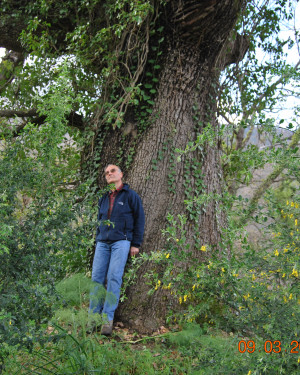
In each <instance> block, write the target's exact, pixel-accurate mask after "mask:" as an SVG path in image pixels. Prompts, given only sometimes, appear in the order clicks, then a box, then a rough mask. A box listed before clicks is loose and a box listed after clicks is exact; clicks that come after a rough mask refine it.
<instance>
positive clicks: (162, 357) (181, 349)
mask: <svg viewBox="0 0 300 375" xmlns="http://www.w3.org/2000/svg"><path fill="white" fill-rule="evenodd" d="M63 332H65V337H64V338H61V339H60V340H59V341H58V342H57V343H55V342H49V343H48V344H47V345H45V346H44V347H40V346H38V345H36V346H35V347H34V350H33V351H32V352H31V353H30V352H29V351H26V350H24V349H22V350H20V351H17V350H16V349H12V351H11V354H10V356H9V357H8V358H7V360H6V367H5V370H4V371H3V375H14V374H16V375H17V374H18V375H21V374H24V375H25V374H40V375H44V374H45V375H46V374H56V375H68V374H73V375H74V374H78V375H92V374H104V375H122V374H124V375H127V374H136V375H138V374H147V375H151V374H178V375H179V374H191V375H196V374H197V375H202V374H204V375H209V374H212V375H217V374H220V375H223V374H224V375H227V374H228V375H239V374H241V375H247V374H251V375H253V374H257V375H258V374H270V375H273V374H274V375H275V374H277V373H278V374H280V373H282V374H288V375H292V374H295V375H296V374H297V373H298V372H297V367H296V365H295V370H294V371H293V370H288V371H289V372H286V370H285V369H284V366H282V371H280V372H279V370H276V371H275V370H274V368H275V367H274V366H275V365H276V366H277V367H276V368H279V367H278V364H280V363H284V361H285V360H290V357H288V355H286V358H285V359H284V355H281V354H275V353H272V354H266V353H262V352H259V351H258V350H256V351H255V352H254V353H247V351H246V352H245V353H240V352H239V351H238V342H239V340H241V339H242V338H241V337H237V336H234V335H233V334H232V335H227V334H225V333H224V332H221V331H214V332H212V331H211V332H206V333H205V332H203V330H202V329H201V328H200V327H199V326H197V325H192V326H188V327H186V328H185V329H183V330H182V331H179V332H169V333H167V334H164V335H160V336H159V337H144V338H141V339H138V340H135V341H126V340H123V339H122V338H120V335H119V334H118V333H117V334H115V335H114V336H113V337H112V338H109V339H108V338H105V337H103V336H101V335H99V334H95V335H87V336H85V335H82V334H80V333H78V334H77V335H76V334H70V333H67V332H66V331H63ZM120 340H122V341H121V342H120ZM256 343H257V345H258V344H259V342H258V341H257V342H256ZM260 347H261V346H260ZM294 359H296V358H294ZM279 362H280V363H279ZM274 371H275V372H274Z"/></svg>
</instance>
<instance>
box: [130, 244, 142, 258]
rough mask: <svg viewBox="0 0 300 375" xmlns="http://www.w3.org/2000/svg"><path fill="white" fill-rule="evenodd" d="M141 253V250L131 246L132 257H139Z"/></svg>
mask: <svg viewBox="0 0 300 375" xmlns="http://www.w3.org/2000/svg"><path fill="white" fill-rule="evenodd" d="M139 251H140V250H139V249H138V248H137V247H134V246H131V248H130V255H131V256H132V257H133V256H135V255H138V253H139Z"/></svg>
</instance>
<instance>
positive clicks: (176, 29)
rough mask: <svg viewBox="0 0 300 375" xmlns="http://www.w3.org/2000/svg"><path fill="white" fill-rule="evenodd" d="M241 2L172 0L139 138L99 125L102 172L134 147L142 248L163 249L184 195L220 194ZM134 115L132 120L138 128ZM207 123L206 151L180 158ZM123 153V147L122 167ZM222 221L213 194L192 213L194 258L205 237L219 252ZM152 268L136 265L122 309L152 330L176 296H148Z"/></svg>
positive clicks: (131, 175)
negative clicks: (226, 83) (230, 42)
mask: <svg viewBox="0 0 300 375" xmlns="http://www.w3.org/2000/svg"><path fill="white" fill-rule="evenodd" d="M240 6H241V1H230V0H227V1H225V0H224V1H221V2H219V1H202V2H199V1H171V2H169V4H168V7H167V12H166V16H165V17H166V18H167V20H168V27H167V28H166V39H167V45H166V49H165V55H164V59H163V62H162V65H163V68H162V70H161V74H160V77H159V86H158V88H157V96H156V98H155V106H154V112H153V113H152V121H151V125H150V126H149V128H148V129H147V130H146V131H145V132H144V133H143V134H142V136H141V137H139V138H138V142H137V141H136V140H135V141H134V137H133V136H130V137H131V138H129V137H128V134H127V138H126V137H125V138H126V142H124V131H123V133H122V132H121V131H118V130H116V131H112V130H110V131H109V133H107V131H106V133H105V131H104V130H100V131H101V133H99V134H100V136H99V137H98V138H97V139H98V141H96V143H95V145H93V147H94V148H97V147H99V142H100V143H101V163H100V171H101V169H102V168H103V166H104V165H105V164H106V163H107V162H115V160H116V153H118V152H119V151H120V148H121V147H122V146H121V145H122V144H123V147H124V145H126V144H127V147H129V145H131V146H132V145H134V146H135V154H134V160H133V163H132V164H131V166H130V168H129V169H128V170H127V171H126V173H125V176H126V181H127V182H128V183H129V184H130V186H131V187H132V188H133V189H134V190H136V191H137V192H138V193H139V194H140V196H141V197H142V199H143V203H144V208H145V214H146V230H145V237H144V243H143V246H142V249H141V250H142V251H144V252H147V253H150V252H151V251H156V250H161V249H163V248H164V245H165V238H164V237H163V235H162V232H161V230H162V229H163V228H165V226H166V223H167V221H166V216H167V213H168V212H170V213H172V214H175V215H176V214H179V213H181V214H182V213H186V214H187V215H189V212H188V211H187V210H186V206H185V204H184V200H185V199H187V198H193V197H196V196H197V194H199V193H200V194H201V188H199V187H200V186H202V193H212V194H222V186H223V181H222V171H221V164H220V159H219V158H220V155H219V140H218V131H217V130H218V129H217V120H216V114H215V113H216V100H217V97H216V92H215V87H216V82H217V80H218V77H219V72H220V69H222V65H224V64H225V60H226V59H224V56H223V55H224V48H223V47H224V45H225V42H226V39H227V37H228V35H229V33H230V31H231V30H232V27H233V25H234V22H235V20H236V17H237V14H238V11H239V8H240ZM165 22H166V21H165ZM132 122H133V121H132V120H131V123H130V127H132V128H138V124H132ZM208 124H211V126H212V128H213V129H214V130H215V139H214V144H213V145H212V144H211V143H210V144H208V143H206V144H205V145H204V147H203V149H202V150H200V149H197V150H196V151H193V152H190V153H188V154H186V155H184V156H183V157H182V160H181V161H180V162H176V157H177V154H176V153H175V148H181V149H185V147H186V145H187V143H188V142H189V141H195V140H196V138H197V135H198V134H199V133H201V132H202V131H203V129H204V128H205V127H206V126H208ZM127 125H128V126H129V124H127ZM103 129H104V128H103ZM122 137H123V141H122ZM100 139H101V141H100ZM127 151H128V149H127ZM126 155H127V154H126V147H125V152H124V162H123V165H122V166H124V165H125V164H126V163H125V159H126ZM174 160H175V162H174ZM154 161H155V162H154ZM193 166H197V168H196V170H195V169H194V168H193ZM170 174H171V176H173V177H174V181H173V180H172V178H171V177H170ZM201 175H202V177H199V176H201ZM172 181H173V183H172ZM170 183H172V185H171V186H170ZM188 188H190V189H188ZM199 189H200V191H199ZM203 208H204V209H203ZM225 225H226V217H225V215H224V213H223V212H222V210H220V207H219V202H218V201H216V200H210V201H209V202H208V203H207V204H206V206H205V207H202V209H200V210H198V213H197V217H196V218H194V219H191V220H189V222H188V225H187V227H186V230H187V233H186V238H187V243H189V244H190V245H191V250H192V254H193V256H192V258H191V259H190V261H191V262H192V263H194V262H195V261H198V262H201V261H202V260H203V252H201V251H199V246H201V245H203V244H205V245H210V246H212V247H213V248H214V249H215V251H218V248H219V242H220V240H221V230H222V227H224V226H225ZM195 235H196V236H195ZM186 266H187V267H188V264H187V265H186ZM152 267H153V264H152V263H151V262H149V263H147V264H145V265H144V266H143V267H141V268H140V269H139V274H138V277H137V282H136V284H135V285H133V286H131V287H130V289H129V290H128V291H127V294H128V299H127V300H126V302H125V303H123V304H122V305H120V306H119V309H118V316H120V318H121V319H122V320H123V321H124V322H126V323H128V324H129V325H130V326H132V327H134V328H135V329H138V330H139V331H142V332H151V331H153V330H155V329H157V327H158V326H159V325H161V324H162V323H163V322H164V318H165V316H166V309H167V308H168V305H170V304H172V308H173V309H176V305H175V304H176V301H171V299H170V298H169V297H168V296H167V295H166V293H164V292H163V291H161V290H158V291H156V292H155V293H154V294H153V295H152V296H151V297H149V295H148V294H147V292H148V287H147V285H145V279H144V277H143V276H144V274H145V273H146V272H147V271H149V270H151V268H152Z"/></svg>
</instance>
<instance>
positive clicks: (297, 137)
mask: <svg viewBox="0 0 300 375" xmlns="http://www.w3.org/2000/svg"><path fill="white" fill-rule="evenodd" d="M299 141H300V128H299V129H298V130H297V131H296V132H295V133H294V135H293V137H292V140H291V143H290V144H289V146H288V148H287V150H291V149H294V148H295V147H297V145H298V143H299ZM284 168H285V166H284V165H279V166H277V167H276V168H275V169H274V171H273V172H272V173H270V174H269V176H268V177H267V178H266V179H265V180H264V181H263V182H262V183H261V185H260V186H259V187H258V188H257V189H256V191H255V192H254V195H253V197H252V198H251V200H250V202H249V208H248V210H247V212H246V213H245V215H244V217H243V218H242V219H241V220H240V224H241V225H245V224H246V223H247V221H248V220H249V219H250V217H251V216H252V214H253V213H254V211H255V210H256V208H257V205H258V201H259V199H260V198H262V197H263V196H264V194H265V192H266V191H267V189H269V187H270V186H271V185H272V183H273V182H274V181H275V179H276V178H277V177H278V176H279V175H280V173H281V172H282V171H283V170H284Z"/></svg>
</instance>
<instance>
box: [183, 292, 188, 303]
mask: <svg viewBox="0 0 300 375" xmlns="http://www.w3.org/2000/svg"><path fill="white" fill-rule="evenodd" d="M187 297H188V296H187V295H186V294H185V295H184V297H183V300H184V302H186V300H187Z"/></svg>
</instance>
